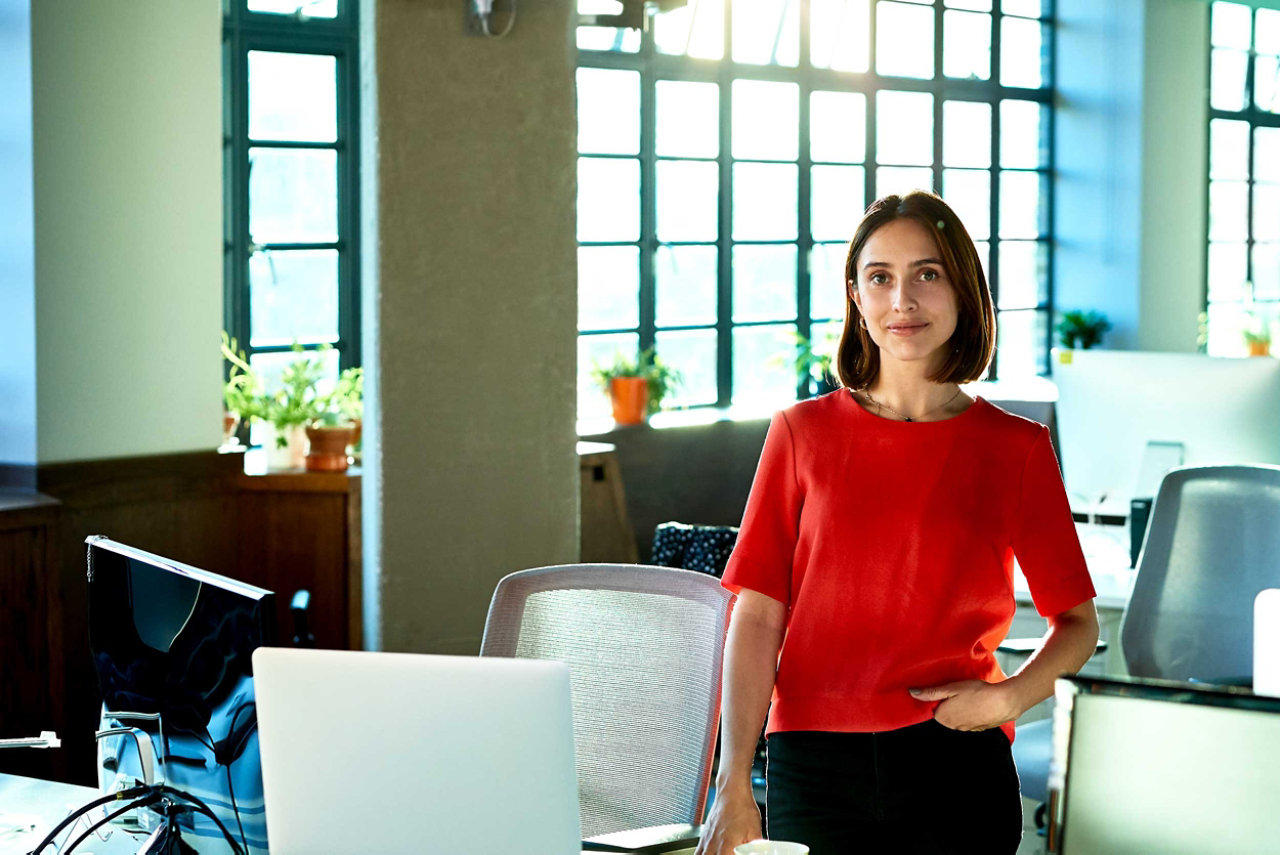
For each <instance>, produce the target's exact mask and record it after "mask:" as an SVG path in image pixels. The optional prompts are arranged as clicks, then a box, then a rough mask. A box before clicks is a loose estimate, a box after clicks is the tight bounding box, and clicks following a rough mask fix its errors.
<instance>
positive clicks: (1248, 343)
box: [1243, 312, 1271, 356]
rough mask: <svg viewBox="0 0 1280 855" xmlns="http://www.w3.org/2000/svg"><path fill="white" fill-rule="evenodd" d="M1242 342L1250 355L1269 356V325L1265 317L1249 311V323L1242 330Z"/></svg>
mask: <svg viewBox="0 0 1280 855" xmlns="http://www.w3.org/2000/svg"><path fill="white" fill-rule="evenodd" d="M1243 334H1244V344H1245V347H1246V348H1247V349H1248V351H1249V355H1250V356H1269V355H1270V354H1271V325H1270V324H1268V323H1267V320H1266V318H1263V317H1260V316H1258V315H1256V314H1254V313H1253V312H1250V313H1249V323H1248V324H1247V325H1246V326H1245V328H1244V330H1243Z"/></svg>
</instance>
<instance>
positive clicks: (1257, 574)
mask: <svg viewBox="0 0 1280 855" xmlns="http://www.w3.org/2000/svg"><path fill="white" fill-rule="evenodd" d="M1137 571H1138V572H1137V577H1136V579H1135V580H1134V587H1133V594H1132V595H1131V596H1130V597H1129V603H1128V605H1127V606H1126V607H1125V610H1124V617H1123V618H1122V620H1121V624H1120V639H1121V645H1122V647H1123V649H1124V660H1125V665H1126V666H1127V668H1128V671H1129V675H1130V676H1133V677H1147V678H1154V679H1164V680H1184V681H1195V682H1205V683H1228V684H1239V683H1245V684H1248V683H1249V682H1250V680H1251V676H1252V673H1253V600H1254V598H1255V597H1256V596H1257V595H1258V592H1259V591H1261V590H1262V589H1264V588H1274V587H1280V466H1262V465H1257V466H1186V467H1182V468H1180V469H1174V470H1173V471H1171V472H1170V473H1169V474H1168V475H1166V476H1165V478H1164V480H1163V481H1162V482H1161V483H1160V490H1159V493H1158V494H1157V496H1156V501H1155V505H1154V506H1153V507H1152V510H1151V521H1150V523H1149V527H1148V530H1147V538H1146V542H1145V543H1144V544H1143V547H1142V552H1141V553H1140V554H1139V556H1138V565H1137ZM1051 730H1052V721H1051V720H1049V719H1046V720H1043V721H1036V722H1032V723H1030V724H1026V725H1023V726H1021V727H1019V728H1018V731H1017V738H1016V739H1015V740H1014V743H1013V755H1014V761H1015V763H1016V764H1017V767H1018V775H1019V777H1020V778H1021V780H1022V793H1023V795H1025V796H1026V797H1027V798H1031V799H1036V800H1038V801H1040V802H1044V801H1045V800H1046V799H1047V797H1048V777H1049V764H1050V761H1051V759H1052V758H1051V755H1052V750H1051V747H1050V745H1051V739H1050V736H1051ZM1041 815H1042V809H1041V810H1038V811H1037V824H1038V825H1039V824H1041V823H1040V821H1039V817H1040V816H1041Z"/></svg>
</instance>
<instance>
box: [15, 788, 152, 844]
mask: <svg viewBox="0 0 1280 855" xmlns="http://www.w3.org/2000/svg"><path fill="white" fill-rule="evenodd" d="M98 796H99V793H98V791H97V790H95V789H93V788H92V787H77V786H75V785H74V784H62V783H58V782H56V781H42V780H40V779H37V778H23V777H21V776H19V775H2V774H0V855H19V853H26V852H29V851H31V850H32V849H34V848H35V847H36V845H37V844H38V843H39V842H40V841H41V840H43V839H44V836H45V835H46V834H48V833H49V832H50V831H51V830H53V827H54V826H55V825H57V824H58V823H59V822H61V821H62V820H63V818H64V817H66V816H67V814H68V813H70V812H71V811H72V810H74V809H76V808H78V807H80V806H81V805H84V804H87V803H88V802H90V801H93V800H94V799H95V798H97V797H98ZM116 807H119V806H118V805H117V806H116ZM97 816H98V817H99V818H101V816H102V814H101V813H98V814H97ZM33 825H34V828H33V827H32V826H33ZM15 827H25V828H26V829H27V830H25V831H22V830H16V828H15ZM86 828H88V825H87V824H86V823H85V822H83V821H81V822H78V823H76V825H75V833H74V835H73V838H68V839H66V840H64V839H63V835H60V836H59V838H58V840H59V842H66V843H69V842H70V841H71V839H74V837H79V836H80V835H81V834H82V833H83V832H84V831H85V829H86ZM146 838H147V835H145V834H136V835H135V834H130V833H128V832H125V831H123V830H121V829H119V828H118V827H114V826H113V827H112V830H111V832H110V835H109V836H108V837H107V839H106V840H105V841H104V840H102V839H101V838H96V837H91V838H90V839H89V840H86V841H85V842H84V843H82V844H80V846H79V847H77V848H76V853H88V852H92V853H94V855H117V854H118V853H134V852H137V851H138V847H139V846H141V845H142V843H143V841H144V840H146ZM53 851H54V850H53V848H52V847H48V848H46V849H45V852H46V853H52V852H53Z"/></svg>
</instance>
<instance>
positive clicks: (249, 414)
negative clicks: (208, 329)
mask: <svg viewBox="0 0 1280 855" xmlns="http://www.w3.org/2000/svg"><path fill="white" fill-rule="evenodd" d="M222 357H223V359H225V360H226V361H227V366H228V367H227V380H226V382H225V383H224V384H223V385H222V405H223V407H224V408H226V411H227V412H228V413H235V414H236V415H238V416H239V417H240V418H241V419H242V420H243V421H244V422H245V423H248V422H250V421H252V420H253V419H260V418H263V417H264V403H265V399H266V395H265V394H264V393H263V390H262V379H261V378H260V377H258V374H257V372H255V371H254V370H253V368H252V367H251V366H250V365H249V359H248V357H247V356H246V355H245V352H244V351H243V350H242V349H241V348H240V346H239V344H238V343H237V342H236V340H235V339H234V338H232V337H231V336H229V335H228V334H227V332H226V330H223V332H222Z"/></svg>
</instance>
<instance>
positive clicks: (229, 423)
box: [222, 412, 240, 445]
mask: <svg viewBox="0 0 1280 855" xmlns="http://www.w3.org/2000/svg"><path fill="white" fill-rule="evenodd" d="M238 427H240V416H239V415H237V414H236V413H227V412H224V413H223V414H222V444H223V445H236V444H237V442H236V428H238Z"/></svg>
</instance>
